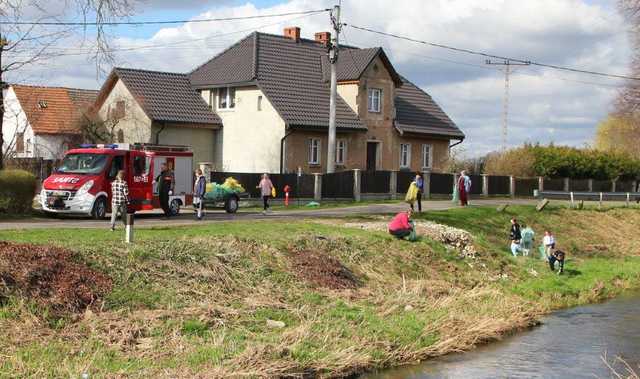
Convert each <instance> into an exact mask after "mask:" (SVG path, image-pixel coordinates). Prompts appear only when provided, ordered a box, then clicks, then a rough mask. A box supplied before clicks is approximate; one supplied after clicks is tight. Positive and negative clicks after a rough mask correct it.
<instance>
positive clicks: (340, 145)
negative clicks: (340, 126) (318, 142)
mask: <svg viewBox="0 0 640 379" xmlns="http://www.w3.org/2000/svg"><path fill="white" fill-rule="evenodd" d="M340 151H342V159H340ZM346 160H347V140H345V139H339V140H338V141H336V164H337V165H341V166H344V164H345V162H346Z"/></svg>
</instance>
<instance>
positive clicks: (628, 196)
mask: <svg viewBox="0 0 640 379" xmlns="http://www.w3.org/2000/svg"><path fill="white" fill-rule="evenodd" d="M630 197H631V196H630V195H629V192H627V205H626V206H627V208H629V198H630Z"/></svg>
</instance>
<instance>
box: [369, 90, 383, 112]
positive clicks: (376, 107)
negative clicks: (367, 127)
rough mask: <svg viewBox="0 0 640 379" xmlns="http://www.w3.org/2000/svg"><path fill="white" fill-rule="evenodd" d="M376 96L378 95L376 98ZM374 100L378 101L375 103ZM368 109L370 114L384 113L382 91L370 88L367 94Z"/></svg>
mask: <svg viewBox="0 0 640 379" xmlns="http://www.w3.org/2000/svg"><path fill="white" fill-rule="evenodd" d="M374 94H377V98H376V96H374ZM374 99H375V100H376V101H374ZM367 109H368V110H369V112H373V113H380V112H382V89H380V88H369V90H368V94H367Z"/></svg>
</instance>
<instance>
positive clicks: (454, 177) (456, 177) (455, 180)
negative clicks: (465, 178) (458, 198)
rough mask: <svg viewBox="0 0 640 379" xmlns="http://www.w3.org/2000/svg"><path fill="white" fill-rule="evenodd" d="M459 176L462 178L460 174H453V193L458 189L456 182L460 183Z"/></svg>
mask: <svg viewBox="0 0 640 379" xmlns="http://www.w3.org/2000/svg"><path fill="white" fill-rule="evenodd" d="M458 178H460V174H458V173H454V174H453V188H451V193H452V194H453V192H454V191H455V190H456V184H458Z"/></svg>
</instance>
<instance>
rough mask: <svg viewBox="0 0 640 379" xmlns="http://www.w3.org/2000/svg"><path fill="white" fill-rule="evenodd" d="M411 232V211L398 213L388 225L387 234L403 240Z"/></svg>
mask: <svg viewBox="0 0 640 379" xmlns="http://www.w3.org/2000/svg"><path fill="white" fill-rule="evenodd" d="M412 231H413V224H412V222H411V209H408V210H407V211H406V212H400V213H398V214H397V215H395V217H394V218H393V220H391V222H390V223H389V233H390V234H391V235H392V236H396V237H397V238H405V237H407V236H409V235H410V234H411V232H412Z"/></svg>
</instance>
